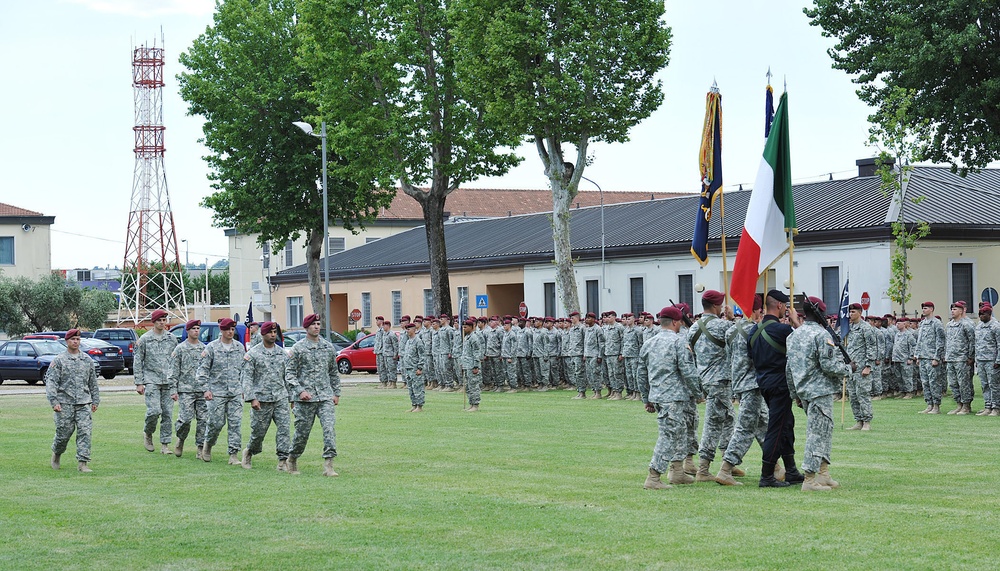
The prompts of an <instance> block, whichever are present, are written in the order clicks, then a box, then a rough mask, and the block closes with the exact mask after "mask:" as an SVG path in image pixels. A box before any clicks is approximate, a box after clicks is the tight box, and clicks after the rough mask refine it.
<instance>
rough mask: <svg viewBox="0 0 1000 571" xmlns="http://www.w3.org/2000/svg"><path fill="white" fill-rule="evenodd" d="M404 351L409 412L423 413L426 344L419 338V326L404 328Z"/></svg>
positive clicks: (408, 324) (407, 325) (410, 325)
mask: <svg viewBox="0 0 1000 571" xmlns="http://www.w3.org/2000/svg"><path fill="white" fill-rule="evenodd" d="M403 331H404V334H403V338H404V339H405V341H406V342H405V343H404V344H403V351H402V353H401V354H400V361H401V362H402V364H403V379H404V380H405V381H406V387H407V389H408V390H409V393H410V404H411V405H412V406H411V408H410V410H409V411H407V412H423V410H424V374H423V373H424V371H423V365H424V353H425V348H424V344H423V343H421V342H420V339H419V338H417V326H416V325H414V324H413V323H407V324H406V325H405V326H404V327H403Z"/></svg>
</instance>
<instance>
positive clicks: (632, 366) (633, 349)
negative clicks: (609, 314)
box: [622, 313, 642, 400]
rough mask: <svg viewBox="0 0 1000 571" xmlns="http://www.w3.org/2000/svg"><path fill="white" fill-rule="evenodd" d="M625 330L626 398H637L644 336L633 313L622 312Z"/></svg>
mask: <svg viewBox="0 0 1000 571" xmlns="http://www.w3.org/2000/svg"><path fill="white" fill-rule="evenodd" d="M622 319H623V320H624V321H625V330H624V332H623V333H622V357H623V358H624V359H625V400H636V399H638V398H639V396H638V395H639V392H638V391H637V390H636V383H635V373H636V368H637V367H638V366H639V347H640V346H641V345H642V337H641V336H640V333H639V328H638V327H637V326H636V324H635V316H634V315H632V314H631V313H624V314H622Z"/></svg>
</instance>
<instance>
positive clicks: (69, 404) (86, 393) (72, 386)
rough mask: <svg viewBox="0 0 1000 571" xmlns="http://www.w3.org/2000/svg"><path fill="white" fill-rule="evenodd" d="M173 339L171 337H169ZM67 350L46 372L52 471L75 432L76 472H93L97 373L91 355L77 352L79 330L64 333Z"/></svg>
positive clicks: (78, 348)
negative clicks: (53, 429)
mask: <svg viewBox="0 0 1000 571" xmlns="http://www.w3.org/2000/svg"><path fill="white" fill-rule="evenodd" d="M171 337H173V335H171ZM65 339H66V351H65V352H63V353H60V354H58V355H56V357H55V359H53V360H52V363H51V364H50V365H49V368H48V370H47V371H45V397H46V398H47V399H48V400H49V405H50V406H51V407H52V410H53V412H54V413H55V414H54V415H53V416H54V417H55V423H56V435H55V438H53V440H52V469H53V470H58V469H59V468H60V463H59V461H60V457H61V456H62V455H63V452H65V451H66V446H67V445H68V444H69V439H70V437H72V436H73V432H74V431H76V461H77V464H76V469H77V470H79V471H80V472H93V470H91V469H90V467H89V466H87V464H89V463H90V436H91V432H92V430H93V426H94V424H93V420H92V419H91V416H90V415H91V413H95V412H97V407H98V405H100V404H101V390H100V389H99V388H98V386H97V372H96V371H94V361H93V360H92V359H91V358H90V355H87V354H86V353H83V352H81V351H80V330H79V329H70V330H69V331H67V332H66V335H65Z"/></svg>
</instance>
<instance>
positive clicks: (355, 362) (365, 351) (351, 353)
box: [337, 333, 399, 375]
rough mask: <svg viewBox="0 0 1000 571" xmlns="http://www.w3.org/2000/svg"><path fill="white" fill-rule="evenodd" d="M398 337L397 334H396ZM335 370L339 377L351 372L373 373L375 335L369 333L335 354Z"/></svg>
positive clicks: (374, 368)
mask: <svg viewBox="0 0 1000 571" xmlns="http://www.w3.org/2000/svg"><path fill="white" fill-rule="evenodd" d="M396 336H397V337H399V333H396ZM337 369H339V370H340V374H341V375H350V374H351V371H367V372H369V373H375V372H376V370H377V368H376V366H375V334H374V333H369V334H368V335H365V336H364V337H361V338H360V339H358V340H357V341H355V342H354V343H351V344H350V345H348V346H347V347H344V348H343V349H341V350H340V352H339V353H337Z"/></svg>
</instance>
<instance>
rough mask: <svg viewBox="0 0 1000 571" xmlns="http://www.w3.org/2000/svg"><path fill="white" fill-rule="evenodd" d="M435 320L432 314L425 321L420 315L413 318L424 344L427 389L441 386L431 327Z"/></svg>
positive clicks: (424, 368) (424, 371)
mask: <svg viewBox="0 0 1000 571" xmlns="http://www.w3.org/2000/svg"><path fill="white" fill-rule="evenodd" d="M433 320H434V318H433V317H431V316H428V317H427V321H426V322H425V321H424V318H423V317H421V316H419V315H418V316H416V317H414V318H413V323H414V324H416V326H417V339H418V340H420V342H421V343H423V344H424V366H423V375H424V387H425V388H427V389H434V388H437V387H438V386H439V385H438V381H437V379H438V376H437V370H436V368H435V367H434V354H433V351H434V342H433V339H434V331H433V330H432V329H431V324H430V322H431V321H433Z"/></svg>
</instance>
